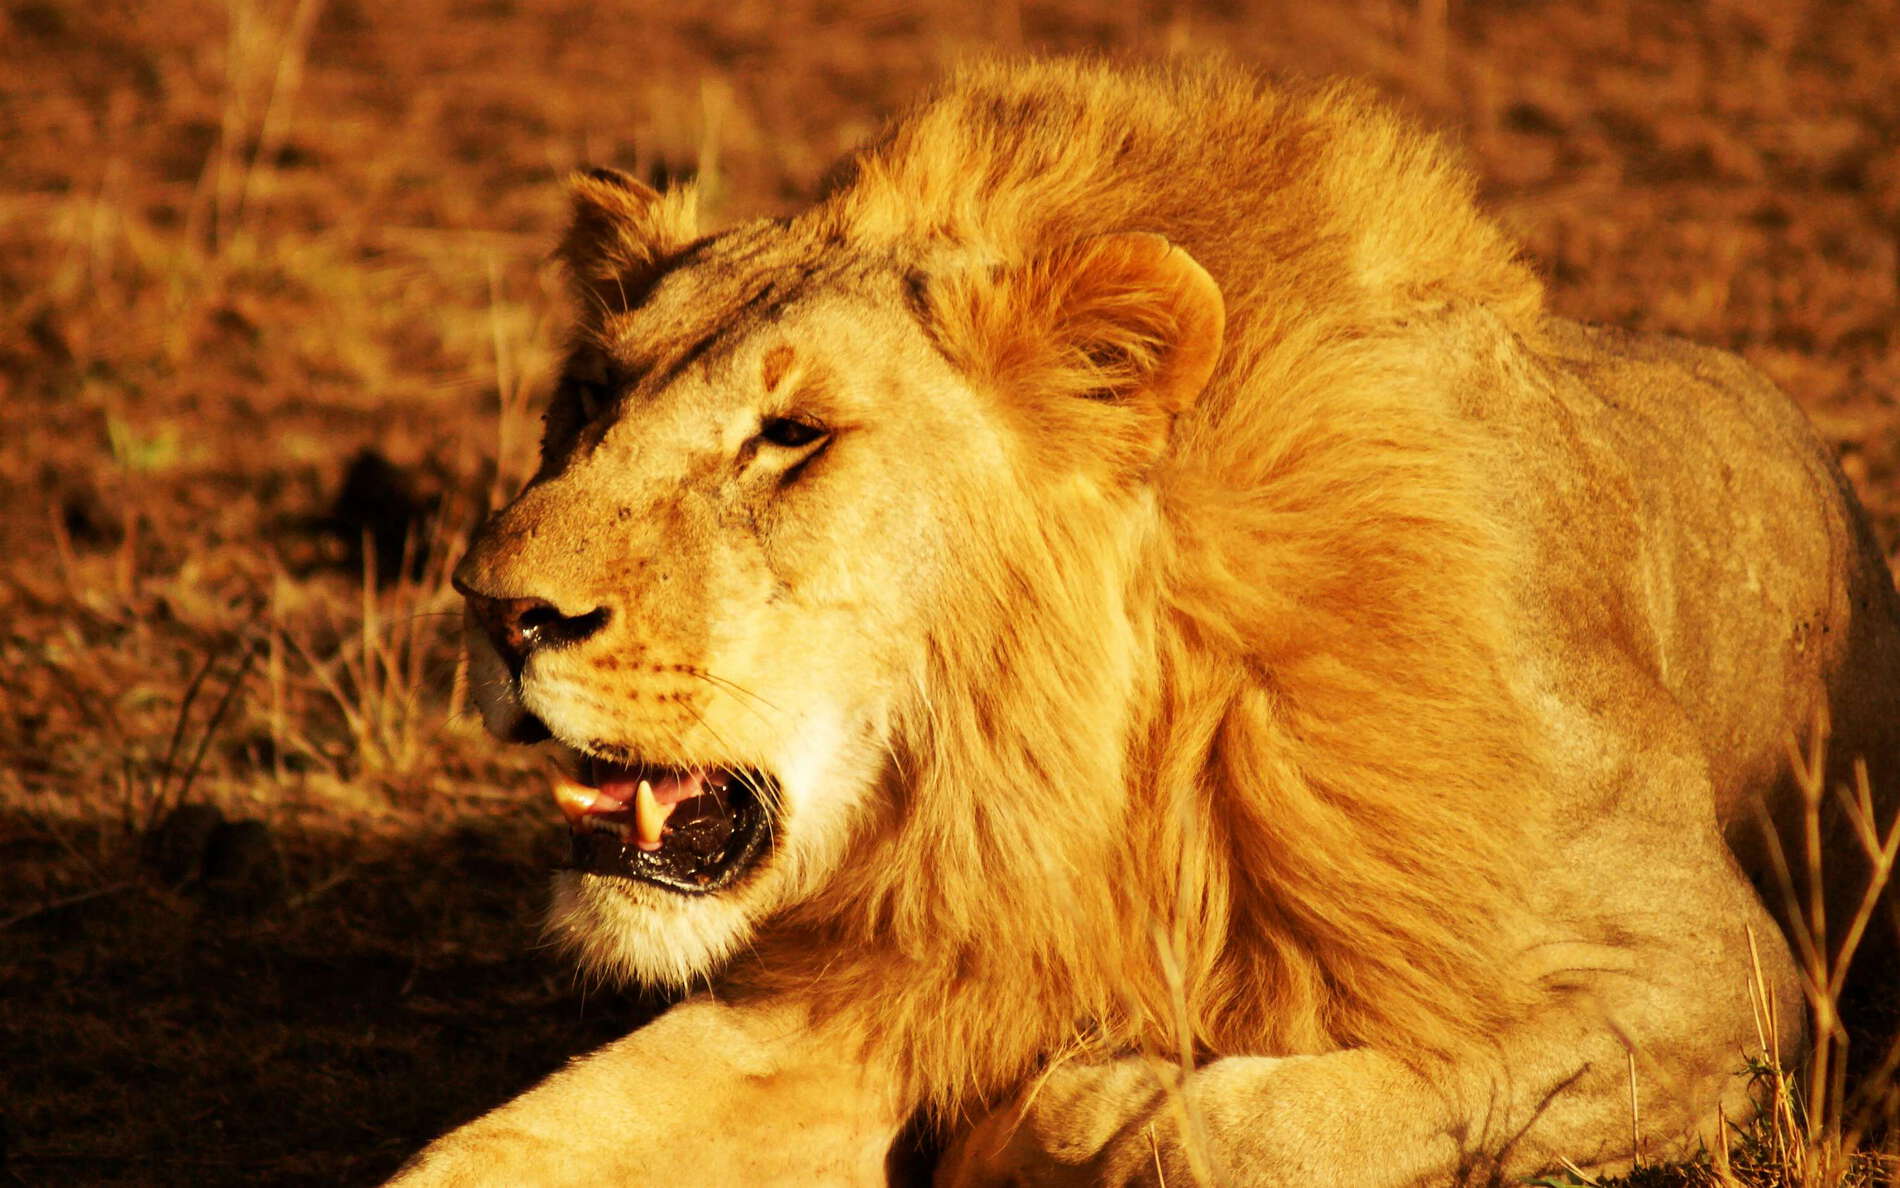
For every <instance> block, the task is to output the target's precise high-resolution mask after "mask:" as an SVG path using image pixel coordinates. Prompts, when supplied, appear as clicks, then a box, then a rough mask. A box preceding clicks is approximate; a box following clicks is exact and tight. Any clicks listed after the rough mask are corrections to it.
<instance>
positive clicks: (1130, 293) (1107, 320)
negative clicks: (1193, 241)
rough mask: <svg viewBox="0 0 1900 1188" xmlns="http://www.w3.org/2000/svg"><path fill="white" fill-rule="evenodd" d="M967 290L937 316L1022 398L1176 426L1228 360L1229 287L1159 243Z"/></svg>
mask: <svg viewBox="0 0 1900 1188" xmlns="http://www.w3.org/2000/svg"><path fill="white" fill-rule="evenodd" d="M960 289H961V292H960V293H956V294H954V295H950V296H949V300H948V301H947V302H945V303H942V304H939V306H938V311H939V314H940V316H945V318H946V321H947V322H948V323H949V324H948V325H946V326H944V327H943V329H944V330H945V331H947V337H949V338H952V339H955V340H960V341H959V343H958V347H959V349H958V351H957V354H959V355H961V356H963V359H964V361H965V362H966V363H969V364H972V365H973V366H975V367H976V368H977V369H978V370H980V371H981V372H983V373H986V375H987V377H988V378H989V379H990V380H991V381H992V382H994V383H996V384H998V385H999V386H1001V387H1003V388H1004V389H1005V390H1008V391H1013V392H1017V393H1021V394H1023V395H1033V396H1043V395H1075V396H1088V397H1093V398H1096V399H1106V400H1113V401H1127V402H1131V403H1137V402H1138V403H1141V404H1145V405H1149V406H1151V407H1153V408H1154V409H1156V410H1158V411H1160V412H1163V413H1166V414H1170V415H1172V414H1174V413H1179V412H1182V411H1185V410H1186V409H1187V408H1189V407H1190V406H1191V405H1193V403H1194V401H1195V399H1196V398H1197V397H1199V396H1200V394H1201V389H1202V388H1204V387H1206V386H1207V381H1208V377H1210V376H1211V375H1212V374H1213V372H1214V364H1215V362H1216V360H1218V359H1219V357H1220V348H1221V334H1222V331H1223V329H1224V326H1225V323H1226V303H1225V302H1224V301H1223V300H1222V299H1221V292H1220V286H1218V285H1216V284H1215V283H1214V278H1213V277H1211V276H1209V275H1208V274H1207V270H1206V269H1204V268H1202V267H1201V266H1200V264H1199V263H1197V262H1196V261H1195V259H1194V258H1193V257H1192V256H1190V255H1188V254H1187V253H1186V252H1185V251H1182V250H1181V249H1180V248H1177V247H1175V246H1174V245H1173V244H1171V243H1169V242H1168V241H1167V240H1166V239H1164V238H1162V237H1161V236H1159V235H1154V234H1150V233H1146V232H1125V233H1118V234H1112V235H1097V236H1092V237H1090V238H1087V239H1082V240H1078V241H1076V242H1075V243H1072V244H1069V245H1068V246H1066V247H1063V248H1060V249H1057V250H1055V251H1052V252H1049V253H1047V254H1046V255H1044V256H1043V257H1041V258H1040V259H1037V260H1035V261H1032V262H1031V263H1029V264H1027V265H1024V266H1021V267H1017V268H1010V269H1004V270H1001V271H999V272H997V273H995V274H992V275H991V276H989V277H988V278H986V280H985V281H983V282H979V283H974V284H966V285H963V286H960ZM946 306H947V308H946Z"/></svg>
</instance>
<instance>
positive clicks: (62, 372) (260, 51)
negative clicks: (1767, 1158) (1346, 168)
mask: <svg viewBox="0 0 1900 1188" xmlns="http://www.w3.org/2000/svg"><path fill="white" fill-rule="evenodd" d="M1030 50H1050V51H1114V52H1122V53H1128V54H1132V55H1136V56H1141V57H1159V56H1164V55H1169V54H1199V53H1208V52H1223V53H1226V54H1229V55H1232V56H1234V57H1237V58H1239V59H1242V60H1245V61H1248V62H1254V63H1258V64H1260V65H1262V66H1265V67H1268V68H1271V69H1275V70H1285V71H1298V72H1304V73H1327V72H1349V73H1353V74H1358V75H1362V76H1365V77H1368V78H1370V79H1372V80H1374V81H1375V82H1376V83H1377V85H1378V86H1380V87H1381V88H1382V89H1383V90H1384V91H1385V92H1387V93H1388V94H1390V95H1391V96H1393V97H1394V98H1395V99H1397V100H1399V101H1401V102H1402V103H1404V104H1405V105H1407V106H1408V107H1410V108H1411V109H1412V110H1413V111H1414V112H1416V113H1417V114H1418V116H1419V117H1420V118H1421V119H1423V120H1425V121H1427V122H1428V123H1430V124H1432V125H1434V126H1437V127H1440V128H1443V129H1445V130H1447V131H1448V132H1450V134H1451V135H1453V136H1454V137H1455V138H1456V139H1458V140H1459V141H1460V142H1461V143H1462V144H1463V145H1465V146H1466V149H1467V151H1468V153H1469V155H1470V158H1471V160H1472V162H1473V164H1474V166H1475V168H1476V170H1477V172H1478V174H1479V176H1480V177H1481V188H1482V193H1483V195H1484V198H1485V200H1486V201H1487V202H1488V203H1489V204H1490V205H1491V206H1492V207H1493V208H1494V209H1495V210H1497V211H1498V212H1499V213H1500V214H1501V215H1502V217H1503V218H1504V220H1505V221H1506V222H1507V223H1508V225H1509V226H1510V227H1511V229H1512V230H1513V231H1514V232H1515V233H1516V234H1517V235H1519V236H1520V237H1521V239H1522V241H1523V243H1524V245H1525V247H1526V249H1527V251H1528V253H1529V254H1530V256H1531V257H1532V258H1533V259H1534V260H1535V261H1536V262H1537V263H1538V265H1539V266H1540V267H1541V269H1542V271H1543V272H1544V274H1545V275H1546V276H1547V277H1548V279H1549V282H1550V288H1551V292H1552V294H1553V300H1554V302H1555V305H1556V306H1557V308H1558V309H1559V310H1560V311H1562V312H1564V313H1567V314H1570V315H1573V316H1577V317H1582V318H1586V319H1590V320H1596V321H1606V322H1613V323H1617V324H1620V325H1624V326H1630V327H1638V328H1643V329H1653V330H1666V331H1673V332H1678V333H1682V334H1685V335H1689V336H1692V337H1694V338H1698V339H1701V340H1704V341H1707V342H1711V343H1715V344H1719V345H1722V346H1726V347H1729V348H1732V349H1734V350H1737V351H1740V352H1741V353H1742V354H1743V355H1745V356H1746V357H1747V358H1748V359H1750V360H1751V361H1753V362H1754V363H1755V364H1757V365H1758V366H1760V367H1762V368H1764V369H1765V370H1766V371H1767V372H1768V373H1769V374H1770V375H1772V376H1773V377H1774V378H1775V379H1776V380H1778V381H1779V382H1780V383H1782V384H1783V385H1784V386H1785V387H1786V388H1787V389H1788V390H1789V391H1791V392H1793V393H1794V394H1795V395H1796V397H1797V398H1798V399H1799V400H1800V402H1801V403H1802V405H1803V406H1804V407H1805V408H1806V409H1807V410H1808V412H1809V414H1810V416H1812V417H1813V419H1814V420H1815V422H1816V423H1817V424H1818V425H1819V426H1820V428H1821V430H1822V432H1823V433H1824V434H1825V435H1826V436H1827V437H1828V438H1829V439H1830V440H1832V441H1833V442H1835V443H1837V444H1838V446H1839V448H1840V452H1841V457H1842V461H1843V464H1844V466H1845V467H1846V469H1847V472H1848V473H1849V474H1850V475H1851V476H1852V477H1853V479H1854V481H1855V482H1856V484H1857V485H1858V487H1859V489H1860V492H1861V495H1862V498H1863V499H1864V500H1865V501H1866V503H1867V505H1868V507H1869V508H1870V509H1871V510H1872V512H1873V514H1874V517H1875V519H1876V521H1877V524H1878V527H1879V530H1880V532H1881V534H1882V539H1883V540H1884V541H1885V542H1887V544H1888V546H1889V548H1890V551H1891V549H1892V548H1893V546H1894V545H1895V543H1896V542H1900V433H1896V432H1895V423H1896V419H1900V403H1897V400H1900V324H1897V315H1900V0H1860V2H1857V3H1846V2H1841V0H1728V2H1722V3H1708V4H1695V3H1686V2H1665V0H1590V2H1585V3H1574V4H1556V3H1544V2H1537V0H1489V2H1480V0H1418V2H1417V3H1411V2H1409V0H1341V2H1339V3H1335V4H1325V5H1316V4H1310V3H1300V2H1294V0H1286V2H1284V3H1266V2H1257V3H1249V2H1248V0H1197V2H1188V0H1148V2H1145V3H1129V4H1107V3H1101V4H1089V3H1084V2H1082V0H1050V2H1046V3H1031V2H1026V0H990V2H978V3H970V4H958V3H951V2H949V0H920V2H916V3H906V2H903V0H718V2H717V3H706V2H704V0H671V2H670V3H666V4H657V3H647V4H639V5H634V4H627V5H617V4H612V3H607V2H598V3H591V4H590V3H583V2H580V0H381V2H375V3H372V2H370V0H327V2H326V0H229V2H228V3H227V4H200V3H191V2H186V0H163V2H153V3H140V2H137V0H0V165H3V166H4V168H0V1175H5V1176H10V1177H11V1179H12V1181H13V1182H16V1183H25V1184H82V1183H125V1184H193V1185H199V1186H204V1188H210V1186H212V1185H220V1184H255V1183H286V1184H291V1183H311V1184H337V1183H367V1182H374V1181H375V1180H377V1179H378V1178H379V1177H381V1176H383V1175H385V1174H387V1173H388V1172H390V1171H392V1170H393V1169H394V1168H395V1166H396V1165H397V1164H398V1163H399V1162H400V1161H401V1160H402V1159H403V1158H404V1157H405V1156H406V1155H407V1154H408V1153H409V1152H411V1151H412V1150H413V1149H415V1148H416V1147H417V1146H419V1145H420V1144H421V1143H423V1142H424V1141H426V1139H427V1138H429V1137H430V1136H431V1135H433V1134H435V1133H436V1132H438V1131H439V1130H441V1129H443V1128H444V1127H446V1126H447V1125H449V1124H451V1123H453V1122H455V1121H457V1120H459V1119H462V1118H466V1117H468V1116H470V1115H472V1114H473V1113H475V1112H477V1111H479V1110H481V1109H482V1108H484V1107H485V1106H488V1105H491V1104H493V1103H496V1102H498V1101H500V1100H502V1099H503V1098H505V1097H507V1096H508V1095H510V1094H511V1093H513V1092H515V1091H517V1090H519V1089H521V1088H523V1087H525V1086H526V1085H527V1084H528V1083H530V1082H531V1081H532V1080H533V1079H535V1078H536V1077H538V1076H539V1075H541V1074H542V1073H544V1072H546V1071H548V1070H549V1069H551V1068H553V1067H554V1066H556V1065H557V1064H558V1063H559V1062H560V1061H562V1060H563V1059H565V1058H566V1057H567V1056H568V1055H570V1054H572V1053H575V1052H579V1051H582V1050H585V1049H587V1048H589V1047H592V1046H595V1045H597V1044H599V1043H600V1042H602V1041H603V1040H605V1039H607V1038H609V1037H611V1036H613V1035H615V1034H617V1033H620V1032H623V1031H625V1030H626V1029H627V1028H628V1027H630V1026H631V1025H632V1024H633V1023H635V1022H636V1021H638V1020H639V1019H640V1018H642V1017H643V1016H644V1015H645V1013H647V1012H648V1011H650V1010H651V1008H652V1004H650V1003H644V1002H641V1001H639V1000H638V999H636V998H633V997H630V996H628V995H626V994H623V993H617V992H610V991H607V990H603V989H601V988H598V987H590V986H588V985H586V984H585V983H584V982H582V981H581V980H579V979H578V978H577V977H576V975H575V974H574V973H573V972H572V970H571V968H570V967H569V966H568V965H567V964H566V963H565V962H564V961H563V960H562V959H561V958H560V957H559V956H558V955H555V954H552V953H548V952H546V951H544V950H542V949H541V948H539V947H538V940H537V932H536V926H535V912H536V908H537V904H538V902H539V897H540V894H541V887H542V885H543V883H544V878H545V875H544V872H545V869H546V867H547V866H548V865H549V864H550V863H551V862H552V861H553V860H555V859H556V858H557V857H558V856H559V855H560V854H561V852H562V849H563V842H562V840H561V836H560V835H561V830H560V827H559V825H558V821H557V818H556V816H555V814H554V813H553V812H551V811H550V806H549V805H548V803H547V802H546V799H545V792H544V788H543V785H542V783H541V781H540V779H539V777H538V775H537V774H536V772H535V771H534V770H533V769H532V765H531V762H530V761H529V760H525V759H521V758H518V757H515V756H512V755H510V754H507V753H504V752H502V751H499V750H498V749H497V748H496V747H495V746H494V745H492V744H490V743H489V742H488V741H486V740H485V739H483V738H482V737H481V736H480V732H479V730H478V729H477V728H476V726H475V724H474V723H473V722H472V721H471V719H470V716H469V714H468V713H467V712H466V709H465V707H464V706H463V705H462V704H461V703H460V701H459V699H458V697H457V695H456V693H455V691H454V680H453V675H454V669H455V632H456V628H457V624H458V618H457V615H456V609H457V606H456V600H455V598H454V597H453V595H452V594H451V593H450V592H448V591H447V590H446V589H445V585H444V582H443V580H442V579H443V575H444V574H445V573H446V571H447V567H448V566H449V565H451V564H452V563H453V560H454V553H455V549H456V548H457V547H458V544H459V542H460V541H461V540H462V539H463V537H464V535H465V533H466V532H467V530H468V528H469V526H470V525H471V524H472V523H473V522H474V520H475V519H476V518H477V517H478V516H479V515H480V513H481V511H482V509H483V508H484V507H486V506H489V505H491V504H492V502H493V501H494V500H495V499H496V498H497V497H499V496H503V495H505V494H506V493H507V492H509V491H511V490H512V489H513V487H514V485H516V484H518V482H519V481H520V479H521V477H522V476H523V475H524V473H525V469H524V468H525V467H526V466H527V464H528V461H529V458H530V455H531V451H532V447H533V443H534V439H535V435H536V432H537V430H538V424H537V419H536V418H537V416H538V405H539V402H540V401H541V400H542V399H543V398H544V397H545V395H546V392H547V390H548V386H549V379H550V368H551V366H552V363H553V360H554V350H555V347H556V344H557V342H558V340H559V336H560V333H561V327H562V323H563V319H564V317H565V311H564V306H563V303H562V298H561V293H560V289H559V278H558V276H557V275H556V274H555V273H554V270H553V269H552V268H551V266H550V265H549V263H548V261H547V259H546V253H547V251H548V249H549V247H550V246H551V244H552V242H553V237H554V234H555V232H556V230H557V227H558V223H559V220H560V218H561V215H562V212H563V209H564V206H563V198H562V189H561V179H562V178H563V176H564V175H565V174H566V173H567V172H568V171H570V170H572V169H573V168H575V167H576V166H579V165H582V164H609V165H616V166H619V167H621V168H625V169H629V170H632V171H634V172H637V173H639V174H641V175H643V176H648V177H653V178H656V179H663V178H667V177H676V176H685V175H696V176H698V177H699V178H700V180H701V182H702V184H703V186H704V187H705V191H706V193H707V194H708V196H709V199H710V207H711V210H712V213H713V214H714V215H715V216H740V215H750V214H757V213H775V212H780V211H784V210H787V209H790V208H793V207H795V206H796V205H797V204H798V203H800V202H801V201H802V200H804V199H805V198H807V197H809V196H810V195H811V194H812V192H813V191H814V188H815V186H816V185H817V183H818V180H819V178H820V176H821V175H822V173H823V171H824V170H825V168H826V166H827V164H828V163H829V162H830V161H831V160H832V159H833V158H834V157H835V156H836V155H837V154H838V153H839V152H840V151H842V150H843V149H845V148H846V147H848V146H849V145H851V144H852V143H853V142H855V141H857V140H858V139H860V138H861V137H863V136H864V135H866V134H867V133H869V132H870V131H871V130H873V129H874V128H875V127H876V125H877V123H878V121H879V120H880V119H882V118H883V117H885V116H886V115H888V114H890V113H891V112H892V111H894V110H895V109H896V108H897V107H898V106H899V105H901V104H902V103H903V102H905V101H906V100H907V99H908V98H910V97H912V96H914V95H915V94H916V93H917V92H918V91H919V89H920V88H922V87H923V86H924V85H926V84H928V83H929V82H930V81H931V80H933V79H935V78H937V77H938V76H939V75H940V74H941V73H942V72H943V71H944V70H945V69H946V68H947V67H949V66H951V65H953V64H954V63H956V62H957V61H959V60H962V59H965V58H967V57H969V56H971V55H974V54H979V53H985V52H993V51H1003V52H1010V53H1015V52H1021V51H1030ZM181 805H183V806H186V807H185V810H184V811H183V812H175V811H174V810H176V809H178V808H179V806H181ZM1683 1174H1684V1175H1685V1176H1686V1175H1687V1174H1688V1173H1683ZM1646 1182H1661V1181H1658V1180H1650V1181H1646ZM1671 1182H1676V1181H1671ZM1682 1182H1687V1180H1686V1179H1685V1180H1683V1181H1682Z"/></svg>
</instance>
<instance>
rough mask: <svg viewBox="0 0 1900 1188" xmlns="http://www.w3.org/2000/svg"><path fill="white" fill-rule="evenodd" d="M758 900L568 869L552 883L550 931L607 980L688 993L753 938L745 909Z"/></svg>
mask: <svg viewBox="0 0 1900 1188" xmlns="http://www.w3.org/2000/svg"><path fill="white" fill-rule="evenodd" d="M768 877H769V875H768ZM753 898H754V897H753V896H752V895H746V894H743V893H742V894H740V895H737V896H729V895H721V894H717V893H715V894H711V895H682V894H680V893H678V892H676V891H668V890H665V889H664V888H660V887H648V886H645V885H643V884H640V883H634V882H630V881H628V880H626V879H615V878H607V877H604V876H601V875H591V874H583V873H581V872H579V871H571V870H564V871H561V872H560V873H559V874H557V875H555V877H554V902H553V903H552V904H551V905H550V907H549V909H548V932H549V934H550V935H552V936H553V937H554V938H555V939H556V940H557V941H558V942H559V943H560V944H561V945H563V946H564V947H566V948H568V949H569V950H571V951H572V952H573V953H574V955H575V956H576V957H577V958H578V959H579V960H580V962H581V963H582V964H583V965H585V966H586V967H587V968H589V969H591V970H594V971H595V972H597V973H600V974H603V975H605V976H607V977H609V978H612V979H615V980H620V981H633V982H638V983H640V984H642V985H647V986H659V987H678V988H688V987H690V986H691V985H692V984H694V983H695V982H696V981H698V980H699V979H702V978H704V977H706V976H707V975H708V974H709V973H710V972H711V971H712V970H713V969H715V968H717V967H718V966H719V965H721V964H723V963H724V962H725V960H726V958H727V956H728V955H730V954H731V953H732V951H733V950H734V949H736V948H738V947H739V945H740V944H742V943H743V942H744V941H745V939H746V938H747V937H748V936H749V935H750V934H751V932H752V921H751V919H750V913H749V912H748V911H747V903H748V901H751V900H752V899H753Z"/></svg>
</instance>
